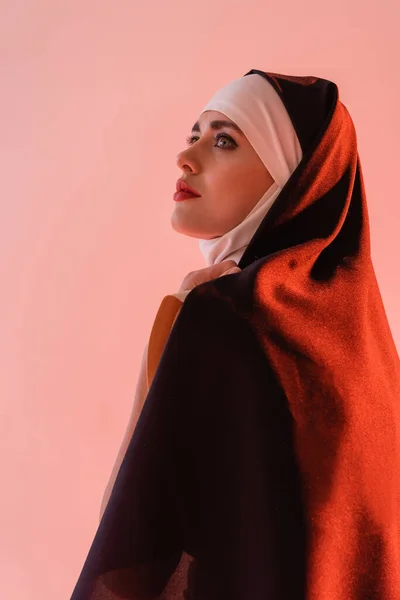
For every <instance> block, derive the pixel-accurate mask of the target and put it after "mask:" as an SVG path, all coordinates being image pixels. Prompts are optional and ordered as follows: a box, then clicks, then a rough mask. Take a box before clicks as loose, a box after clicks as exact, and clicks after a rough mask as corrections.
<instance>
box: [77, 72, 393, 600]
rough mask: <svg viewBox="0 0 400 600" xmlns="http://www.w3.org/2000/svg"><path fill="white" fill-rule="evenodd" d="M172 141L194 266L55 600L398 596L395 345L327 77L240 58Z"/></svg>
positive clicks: (350, 147) (349, 137)
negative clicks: (250, 64)
mask: <svg viewBox="0 0 400 600" xmlns="http://www.w3.org/2000/svg"><path fill="white" fill-rule="evenodd" d="M222 120H223V121H225V123H221V121H222ZM188 141H189V146H188V148H187V149H186V150H185V151H183V152H182V153H181V154H180V155H179V157H178V164H179V167H180V168H181V170H182V179H183V181H184V183H185V184H186V185H189V186H191V187H192V189H193V190H194V191H195V192H196V194H197V195H195V196H192V197H188V198H187V199H185V200H184V201H182V202H181V201H179V199H180V197H179V196H178V197H177V200H178V201H179V202H177V204H176V207H175V211H174V213H173V217H172V225H173V227H174V228H175V230H176V231H178V232H180V233H183V234H185V235H190V236H193V237H197V238H199V240H200V249H201V251H202V252H203V254H204V256H205V259H206V264H207V267H206V269H204V270H201V271H200V272H197V273H191V274H189V276H188V277H187V278H185V280H184V282H183V284H182V288H181V290H179V292H178V293H177V294H176V295H171V296H167V297H166V298H164V300H163V302H162V304H161V307H160V309H159V312H158V315H157V317H156V320H155V323H154V326H153V330H152V333H151V336H150V340H149V348H148V353H145V356H144V362H143V369H142V372H141V377H140V379H139V386H138V390H139V388H141V389H140V390H139V391H138V398H137V402H136V408H135V416H134V417H133V418H132V421H131V424H130V428H129V427H128V431H127V435H126V439H125V442H124V444H123V446H122V448H121V451H120V455H119V458H118V459H117V462H116V466H115V472H114V475H113V476H112V478H111V480H110V484H109V487H108V490H107V491H106V494H105V500H104V503H103V505H104V506H103V507H104V508H105V512H104V514H103V516H102V519H101V522H100V526H99V529H98V531H97V534H96V536H95V539H94V541H93V544H92V547H91V549H90V552H89V554H88V557H87V559H86V562H85V565H84V567H83V570H82V573H81V575H80V578H79V580H78V583H77V585H76V587H75V590H74V593H73V595H72V600H100V598H101V599H103V598H108V599H110V600H116V599H117V598H126V599H129V600H139V599H140V600H141V599H145V598H146V599H151V598H160V599H161V598H162V599H170V598H171V599H172V598H174V599H178V598H182V599H183V598H185V599H191V600H214V599H216V598H218V599H219V600H220V599H221V598H223V599H224V600H249V599H251V600H256V599H265V598H273V599H274V600H284V599H285V600H286V599H289V598H293V599H294V598H296V600H298V599H299V600H300V599H307V600H310V599H311V600H317V599H318V600H356V599H357V600H360V599H364V598H365V599H366V600H367V599H370V598H371V599H372V598H374V599H382V600H383V599H385V600H389V599H390V600H393V599H397V598H400V572H399V567H398V561H397V554H398V550H399V546H398V545H399V536H398V522H399V516H400V515H399V509H400V507H399V502H400V481H399V476H398V464H399V459H400V440H399V435H398V431H400V429H399V426H400V418H399V408H398V400H399V391H400V372H399V360H398V355H397V352H396V349H395V345H394V342H393V339H392V335H391V332H390V328H389V325H388V322H387V319H386V315H385V311H384V307H383V304H382V300H381V297H380V293H379V288H378V285H377V282H376V278H375V274H374V270H373V266H372V262H371V256H370V243H369V229H368V215H367V206H366V198H365V190H364V186H363V179H362V173H361V166H360V161H359V156H358V152H357V143H356V135H355V130H354V126H353V123H352V120H351V118H350V116H349V114H348V111H347V110H346V108H345V107H344V105H343V104H342V103H341V102H340V101H339V98H338V89H337V86H336V85H335V84H334V83H333V82H330V81H328V80H325V79H322V78H317V77H290V76H286V75H279V74H272V73H266V72H263V71H259V70H252V71H249V73H246V75H245V76H243V77H241V78H239V79H238V80H235V81H234V82H231V83H230V84H228V85H227V86H225V87H224V88H222V89H221V90H219V92H217V94H216V95H215V96H214V97H213V98H212V99H211V101H210V102H209V103H208V104H207V105H206V107H205V108H204V110H203V111H202V113H201V115H200V116H199V120H198V122H196V124H195V126H194V129H193V131H192V136H191V137H190V139H189V140H188ZM221 142H222V144H221ZM181 185H182V184H181ZM260 198H261V199H260ZM235 264H238V268H237V269H236V270H235V272H234V273H231V274H230V275H227V273H228V272H229V270H230V269H231V268H232V266H234V265H235ZM221 275H224V276H223V277H221ZM164 345H165V346H164ZM146 375H147V377H148V381H147V383H148V386H146ZM144 400H145V402H144ZM139 415H140V416H139ZM120 465H121V466H120ZM114 480H115V482H114ZM111 490H112V491H111ZM108 497H109V499H108Z"/></svg>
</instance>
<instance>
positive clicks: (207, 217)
mask: <svg viewBox="0 0 400 600" xmlns="http://www.w3.org/2000/svg"><path fill="white" fill-rule="evenodd" d="M215 119H222V120H224V121H228V122H230V123H232V121H231V119H229V118H228V117H226V116H225V115H224V114H222V113H221V112H219V111H214V110H209V111H206V112H204V113H202V115H201V116H200V117H199V119H198V122H199V125H200V132H197V131H192V134H191V135H192V136H194V137H193V138H192V139H191V140H190V141H189V142H188V144H189V145H188V147H187V148H186V149H184V150H182V152H180V153H179V154H178V156H177V165H178V167H179V168H180V169H181V171H182V175H181V177H183V178H184V179H185V180H186V181H187V182H188V184H189V185H190V186H192V187H193V188H194V189H195V190H196V191H197V192H198V193H199V194H200V195H201V197H199V198H190V199H188V200H184V201H183V202H175V208H174V211H173V213H172V216H171V225H172V227H173V229H175V231H177V232H178V233H183V234H184V235H188V236H190V237H194V238H199V239H211V238H214V237H218V236H221V235H223V234H224V233H226V232H228V231H230V230H231V229H233V228H234V227H236V225H238V224H239V223H240V222H241V221H243V219H244V218H245V217H246V216H247V215H248V214H249V212H250V211H251V210H252V208H253V207H254V206H255V205H256V204H257V202H258V201H259V200H260V198H261V197H262V195H263V194H264V193H265V192H266V191H267V189H268V188H269V187H270V186H271V185H272V183H273V182H274V180H273V178H272V176H271V174H270V173H269V171H268V170H267V169H266V167H265V166H264V164H263V163H262V161H261V159H260V158H259V156H258V154H257V153H256V152H255V150H254V149H253V147H252V146H251V144H250V142H249V141H248V139H247V138H246V136H245V135H244V134H243V133H242V134H240V133H238V132H236V131H235V130H233V129H231V128H229V127H228V126H224V127H221V128H218V129H211V128H210V122H211V121H213V120H215ZM221 133H223V134H224V137H219V139H216V136H220V135H221ZM232 140H233V142H232Z"/></svg>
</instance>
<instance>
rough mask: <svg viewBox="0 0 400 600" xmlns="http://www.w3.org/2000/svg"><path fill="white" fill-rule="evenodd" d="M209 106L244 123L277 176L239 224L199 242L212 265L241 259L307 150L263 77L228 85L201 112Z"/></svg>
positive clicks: (241, 78) (284, 109)
mask: <svg viewBox="0 0 400 600" xmlns="http://www.w3.org/2000/svg"><path fill="white" fill-rule="evenodd" d="M207 110H217V111H219V112H221V113H223V114H224V115H226V116H227V117H228V118H229V119H231V120H232V121H234V123H236V125H238V126H239V127H240V129H241V130H242V131H243V133H244V134H245V136H246V138H247V139H248V141H249V142H250V144H251V145H252V146H253V148H254V150H255V151H256V152H257V154H258V156H259V157H260V159H261V160H262V162H263V163H264V165H265V166H266V168H267V169H268V171H269V172H270V174H271V176H272V177H273V179H274V183H273V184H272V185H271V187H270V188H268V190H266V192H265V194H264V195H263V196H262V198H261V199H260V200H259V201H258V203H257V204H256V205H255V206H254V208H253V209H252V210H251V212H250V213H249V214H248V215H247V217H245V219H244V220H243V221H241V223H239V225H237V226H236V227H234V228H233V229H231V230H230V231H228V232H227V233H225V234H224V235H222V236H219V237H216V238H212V239H210V240H200V241H199V247H200V251H201V253H202V254H203V256H204V258H205V260H206V263H207V266H211V265H215V264H218V263H220V262H222V261H223V260H234V261H235V262H236V263H238V262H239V260H240V259H241V257H242V255H243V253H244V251H245V250H246V248H247V246H248V244H249V242H250V240H251V238H252V237H253V235H254V234H255V232H256V230H257V229H258V226H259V225H260V223H261V221H262V220H263V218H264V217H265V215H266V214H267V212H268V211H269V209H270V208H271V206H272V205H273V203H274V201H275V200H276V198H277V197H278V195H279V192H280V191H281V189H282V188H283V186H284V185H285V184H286V182H287V180H288V179H289V177H290V176H291V174H292V173H293V171H294V170H295V169H296V167H297V165H298V164H299V162H300V161H301V159H302V156H303V153H302V150H301V147H300V143H299V140H298V138H297V134H296V132H295V130H294V127H293V125H292V122H291V120H290V117H289V115H288V113H287V111H286V108H285V106H284V105H283V102H282V100H281V99H280V98H279V95H278V94H277V92H276V91H275V90H274V88H273V87H272V85H271V84H270V83H269V82H268V81H267V80H266V79H265V78H264V77H262V76H261V75H257V74H252V75H246V76H244V77H240V78H239V79H236V80H234V81H232V82H231V83H228V84H227V85H226V86H224V87H223V88H221V89H220V90H219V91H218V92H217V93H216V94H215V95H214V96H213V97H212V98H211V100H210V101H209V102H208V103H207V104H206V106H205V107H204V109H203V110H202V112H201V113H200V114H202V113H203V112H205V111H207Z"/></svg>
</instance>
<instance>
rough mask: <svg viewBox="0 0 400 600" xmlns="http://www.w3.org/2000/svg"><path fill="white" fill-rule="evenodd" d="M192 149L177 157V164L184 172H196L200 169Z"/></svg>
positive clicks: (180, 153)
mask: <svg viewBox="0 0 400 600" xmlns="http://www.w3.org/2000/svg"><path fill="white" fill-rule="evenodd" d="M197 162H198V161H196V159H195V156H194V153H192V152H191V148H186V149H185V150H182V152H179V154H177V156H176V164H177V166H178V167H179V168H180V169H181V170H182V171H192V172H196V171H197V170H198V168H199V165H198V164H197Z"/></svg>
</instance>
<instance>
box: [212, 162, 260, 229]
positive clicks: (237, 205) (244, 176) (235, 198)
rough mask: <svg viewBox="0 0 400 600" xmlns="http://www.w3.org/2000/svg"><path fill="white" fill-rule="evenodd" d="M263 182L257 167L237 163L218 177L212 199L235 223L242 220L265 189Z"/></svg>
mask: <svg viewBox="0 0 400 600" xmlns="http://www.w3.org/2000/svg"><path fill="white" fill-rule="evenodd" d="M264 188H265V184H264V182H263V181H262V178H261V177H260V173H259V172H258V171H257V169H255V168H254V167H253V168H246V167H245V166H244V165H243V164H238V165H237V166H236V167H234V168H231V169H230V170H229V173H226V174H225V176H224V177H221V178H219V179H218V184H217V185H216V186H215V188H214V189H213V194H212V196H213V201H215V202H217V203H218V205H219V207H220V208H221V209H222V208H223V210H224V213H225V215H227V216H230V217H231V220H232V221H234V222H235V225H236V224H237V223H239V222H240V221H241V220H243V219H244V218H245V217H246V216H247V215H248V213H249V212H250V211H251V209H252V208H253V206H255V204H256V203H257V202H258V201H259V200H260V198H261V196H262V195H263V193H264V191H265V189H264Z"/></svg>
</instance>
